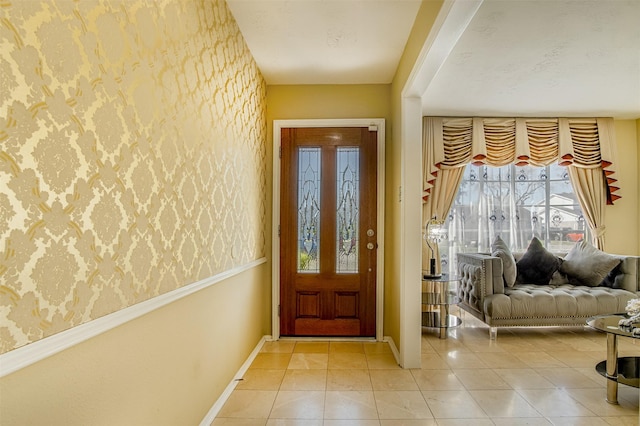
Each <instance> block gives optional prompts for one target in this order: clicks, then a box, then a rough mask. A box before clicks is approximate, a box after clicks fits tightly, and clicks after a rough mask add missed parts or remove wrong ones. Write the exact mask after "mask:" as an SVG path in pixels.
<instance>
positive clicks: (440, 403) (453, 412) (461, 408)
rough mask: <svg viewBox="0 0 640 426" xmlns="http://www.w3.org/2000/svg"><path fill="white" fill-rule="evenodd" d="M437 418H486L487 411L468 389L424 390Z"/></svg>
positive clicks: (425, 396) (425, 397)
mask: <svg viewBox="0 0 640 426" xmlns="http://www.w3.org/2000/svg"><path fill="white" fill-rule="evenodd" d="M422 395H423V396H424V399H425V400H426V401H427V405H428V407H429V409H430V410H431V413H432V414H433V417H435V418H436V419H438V421H439V419H475V418H479V419H481V418H486V417H487V415H486V413H485V412H484V411H483V410H482V408H481V407H480V406H479V405H478V403H477V402H476V401H475V400H474V399H473V398H472V397H471V394H469V392H467V391H422Z"/></svg>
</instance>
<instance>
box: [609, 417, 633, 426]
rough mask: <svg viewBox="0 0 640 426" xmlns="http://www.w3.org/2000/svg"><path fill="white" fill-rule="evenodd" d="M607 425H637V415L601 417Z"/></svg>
mask: <svg viewBox="0 0 640 426" xmlns="http://www.w3.org/2000/svg"><path fill="white" fill-rule="evenodd" d="M602 420H604V421H605V422H606V424H607V425H611V426H638V424H640V423H638V416H624V417H602Z"/></svg>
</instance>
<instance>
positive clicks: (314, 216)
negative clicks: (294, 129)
mask: <svg viewBox="0 0 640 426" xmlns="http://www.w3.org/2000/svg"><path fill="white" fill-rule="evenodd" d="M319 236H320V148H300V149H299V150H298V272H314V273H317V272H319V271H320V264H319V261H320V259H319V244H320V238H319Z"/></svg>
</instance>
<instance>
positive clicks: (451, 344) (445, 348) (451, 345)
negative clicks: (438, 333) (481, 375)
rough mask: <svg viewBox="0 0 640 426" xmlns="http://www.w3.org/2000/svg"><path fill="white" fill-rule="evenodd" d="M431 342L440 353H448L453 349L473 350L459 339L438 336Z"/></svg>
mask: <svg viewBox="0 0 640 426" xmlns="http://www.w3.org/2000/svg"><path fill="white" fill-rule="evenodd" d="M429 343H430V344H431V346H433V349H435V351H436V352H438V353H447V352H451V351H458V352H471V350H470V349H469V348H467V347H466V346H465V345H464V343H462V342H461V341H460V340H459V339H453V338H447V339H440V338H438V337H434V338H433V339H431V340H429Z"/></svg>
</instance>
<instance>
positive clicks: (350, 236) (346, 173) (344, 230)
mask: <svg viewBox="0 0 640 426" xmlns="http://www.w3.org/2000/svg"><path fill="white" fill-rule="evenodd" d="M359 166H360V150H359V149H358V148H357V147H344V148H343V147H339V148H338V151H337V167H336V174H337V176H336V200H337V201H336V205H337V209H336V234H337V235H336V243H337V247H336V257H337V258H336V272H338V273H356V272H358V235H359V233H358V229H359V226H360V224H359V221H360V207H359V206H360V191H359V188H360V167H359Z"/></svg>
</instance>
